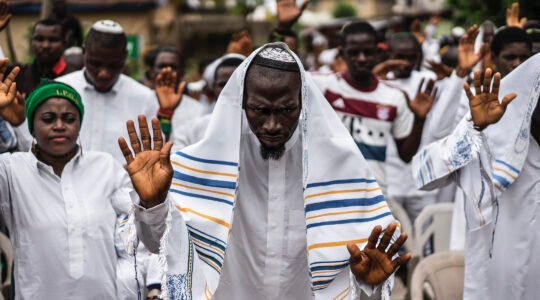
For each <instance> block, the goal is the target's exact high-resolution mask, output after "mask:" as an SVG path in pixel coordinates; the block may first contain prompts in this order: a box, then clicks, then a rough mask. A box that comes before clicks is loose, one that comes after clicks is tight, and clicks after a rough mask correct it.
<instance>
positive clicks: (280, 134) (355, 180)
mask: <svg viewBox="0 0 540 300" xmlns="http://www.w3.org/2000/svg"><path fill="white" fill-rule="evenodd" d="M244 84H245V85H244ZM152 127H153V132H154V150H152V149H151V146H150V139H151V135H150V133H149V130H148V127H147V125H146V120H145V118H144V117H140V118H139V128H140V130H141V137H143V139H142V141H139V140H138V139H137V138H136V134H135V127H134V125H133V123H132V122H128V131H129V132H130V138H131V146H132V148H133V150H134V152H135V157H133V154H132V152H131V151H130V149H129V148H128V146H127V143H126V142H125V140H123V139H119V142H120V147H121V149H122V152H123V153H124V155H125V158H126V161H127V163H128V167H127V168H128V172H129V173H130V175H131V177H132V181H133V183H134V186H135V187H136V190H137V192H138V193H139V194H140V195H142V197H141V199H142V201H141V206H138V207H137V208H136V211H135V217H136V220H137V225H138V230H137V232H138V233H139V234H140V237H141V238H142V239H143V241H144V242H145V244H146V245H148V246H149V248H150V250H152V251H158V248H159V250H160V255H161V256H162V257H161V258H162V262H163V265H164V268H165V269H166V271H167V272H166V273H167V276H166V279H165V281H166V283H167V284H162V287H163V286H166V287H167V290H166V291H164V292H167V293H168V294H167V296H168V297H170V299H184V298H183V297H193V298H195V299H204V298H205V297H206V298H211V297H213V299H331V298H333V297H338V298H347V299H356V298H357V297H359V294H360V290H363V291H364V292H366V293H367V294H372V293H373V291H374V288H377V287H378V288H379V290H381V291H382V296H383V299H389V292H390V290H391V287H392V278H393V277H392V276H391V274H392V273H393V271H395V270H396V268H397V267H398V266H399V265H401V264H403V263H406V262H407V261H408V259H409V258H410V255H409V254H406V255H404V256H401V257H399V258H396V259H394V260H392V258H393V257H394V256H395V254H396V252H397V250H398V249H399V248H400V247H401V245H402V244H403V242H404V241H405V239H406V235H405V234H401V235H400V237H399V238H397V233H396V234H395V235H394V233H395V232H394V231H395V224H393V223H392V222H393V221H394V218H393V217H392V215H391V213H390V211H389V209H388V205H387V204H386V202H385V201H384V197H383V196H382V194H381V192H380V188H379V187H378V185H377V183H376V182H375V180H374V178H373V176H372V174H371V171H370V170H369V168H368V167H367V165H366V162H365V160H364V159H363V158H362V156H361V154H360V152H359V151H358V150H357V148H356V145H355V143H354V141H353V140H352V138H351V137H350V134H349V133H348V132H347V131H346V130H345V128H343V126H342V125H341V121H340V120H339V118H337V116H336V115H335V114H334V112H333V111H332V109H331V107H330V106H329V104H328V103H327V102H326V100H325V99H324V97H323V96H322V94H320V92H319V91H318V89H317V88H316V86H315V85H314V84H313V82H312V81H311V79H310V77H309V75H307V74H306V73H305V72H304V71H303V68H302V67H301V63H300V61H299V59H298V58H297V57H296V55H294V54H293V53H292V52H291V51H290V50H289V49H288V48H287V47H286V46H285V45H284V44H283V43H278V44H270V45H265V46H263V47H261V48H260V49H259V50H257V51H255V52H254V53H253V54H252V55H251V56H250V57H248V58H247V59H246V60H245V61H244V62H243V63H242V65H240V66H239V67H238V68H237V70H236V71H235V73H234V74H233V76H232V77H231V79H230V81H229V83H228V84H227V85H226V86H225V88H224V89H223V92H222V94H221V95H220V98H219V100H218V101H217V105H216V108H215V110H214V113H213V116H212V119H211V121H210V124H209V127H208V130H207V132H206V135H205V138H204V139H203V140H202V141H201V142H199V143H197V144H195V145H192V146H190V147H187V148H184V149H182V150H181V151H179V152H177V153H176V154H175V155H173V156H172V158H171V159H170V160H171V161H172V164H173V165H174V170H173V167H172V166H171V164H170V161H169V155H168V153H169V151H170V148H171V144H170V143H167V144H165V145H164V146H163V147H162V141H161V140H160V139H159V137H160V135H159V134H157V135H156V133H159V126H158V123H157V120H155V119H154V120H153V121H152ZM156 137H157V139H156ZM141 142H142V148H141V146H140V143H141ZM141 149H143V150H144V151H141ZM173 174H174V178H172V183H171V177H173ZM169 186H170V189H169ZM233 216H234V218H233ZM233 219H234V222H232V220H233ZM372 228H375V229H374V230H373V231H372V230H371V229H372ZM382 228H386V230H385V233H384V235H383V237H382V238H381V239H380V242H379V243H378V246H376V244H377V240H378V237H379V235H380V234H381V232H382ZM395 238H397V239H395ZM160 239H161V243H160ZM366 243H367V245H366ZM390 244H391V246H389V245H390ZM357 245H360V247H362V248H363V245H366V247H365V248H364V250H362V251H361V250H360V248H359V247H358V246H357ZM387 248H388V249H387ZM374 278H375V279H374ZM381 284H382V286H380V285H381Z"/></svg>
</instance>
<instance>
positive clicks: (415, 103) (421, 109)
mask: <svg viewBox="0 0 540 300" xmlns="http://www.w3.org/2000/svg"><path fill="white" fill-rule="evenodd" d="M424 80H425V78H422V80H421V81H420V84H419V85H418V91H417V93H416V96H415V97H414V99H413V100H412V101H409V108H410V109H411V111H412V112H413V113H414V115H415V116H416V117H417V118H418V119H421V120H424V119H425V118H426V116H427V114H428V112H429V110H430V109H431V107H432V106H433V102H434V101H435V96H436V95H437V88H436V87H434V86H435V81H434V80H431V79H429V81H428V83H427V85H426V88H425V89H424V91H422V86H423V85H424Z"/></svg>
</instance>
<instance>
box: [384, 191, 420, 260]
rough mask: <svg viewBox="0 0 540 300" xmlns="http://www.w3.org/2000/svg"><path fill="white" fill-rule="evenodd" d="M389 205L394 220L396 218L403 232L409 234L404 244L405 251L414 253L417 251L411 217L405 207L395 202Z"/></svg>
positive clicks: (390, 202)
mask: <svg viewBox="0 0 540 300" xmlns="http://www.w3.org/2000/svg"><path fill="white" fill-rule="evenodd" d="M388 205H389V206H390V211H391V212H392V214H393V215H394V218H396V219H397V220H398V221H399V223H400V224H401V232H405V233H406V234H407V240H406V241H405V244H404V247H405V250H406V251H407V252H410V253H414V252H415V251H416V250H415V242H414V228H413V224H412V222H411V219H410V218H409V215H408V214H407V212H406V211H405V209H404V208H403V206H401V204H399V203H397V202H395V201H388Z"/></svg>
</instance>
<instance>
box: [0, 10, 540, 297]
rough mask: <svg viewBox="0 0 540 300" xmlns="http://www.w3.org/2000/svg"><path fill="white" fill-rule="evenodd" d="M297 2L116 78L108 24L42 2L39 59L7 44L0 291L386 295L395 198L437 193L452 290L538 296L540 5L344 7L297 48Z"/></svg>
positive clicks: (117, 53)
mask: <svg viewBox="0 0 540 300" xmlns="http://www.w3.org/2000/svg"><path fill="white" fill-rule="evenodd" d="M295 2H296V1H293V0H280V1H278V2H277V25H276V27H275V28H274V29H273V30H272V32H271V33H270V34H269V39H268V43H267V44H264V45H260V46H254V45H253V43H252V40H251V38H250V35H249V32H247V31H242V32H240V33H237V34H235V35H234V36H233V37H232V38H231V41H230V43H229V45H228V47H227V52H226V53H223V55H222V56H220V57H219V58H217V59H214V60H212V61H211V62H209V63H207V64H203V63H201V70H200V74H201V77H200V80H198V81H192V82H186V81H185V80H184V71H185V68H186V66H185V61H186V57H184V56H183V55H182V54H181V52H180V51H178V49H176V48H175V47H172V46H169V45H163V46H158V47H155V48H153V49H151V50H150V51H148V52H147V53H145V57H144V64H145V65H146V71H145V73H144V78H143V79H142V80H140V81H136V80H134V79H132V78H131V77H129V76H128V75H125V74H124V71H125V70H126V59H127V48H126V46H127V38H126V32H125V31H124V29H123V28H122V25H121V24H119V23H117V22H115V21H113V20H99V21H96V22H95V23H93V25H92V26H91V27H90V29H89V30H88V31H87V32H86V35H85V39H84V40H83V38H82V36H83V34H82V26H81V25H80V23H79V22H78V20H77V18H76V17H74V16H73V15H70V14H67V13H66V8H65V1H54V3H55V13H54V14H53V15H51V17H49V18H46V19H42V20H39V21H37V22H36V23H35V24H34V26H33V28H32V34H31V51H32V53H33V56H34V59H33V61H32V63H30V64H23V63H19V62H16V61H10V60H9V59H8V58H1V59H0V153H1V154H0V230H1V231H2V234H5V235H6V236H8V237H9V239H10V241H11V246H12V249H13V253H14V259H13V261H12V262H11V264H12V268H6V266H7V265H8V264H9V262H6V261H5V258H4V257H3V259H2V268H0V279H2V282H5V281H6V280H8V281H9V282H10V285H8V287H7V289H6V288H5V287H4V290H3V291H2V294H1V295H0V299H2V297H4V298H6V299H55V298H67V299H161V298H164V299H209V298H212V299H218V300H219V299H335V298H340V299H390V298H389V297H390V294H391V292H392V289H393V282H394V276H395V275H396V274H399V272H398V273H396V271H397V270H398V269H400V268H401V270H403V269H407V267H408V262H409V259H410V258H411V254H410V253H405V251H404V250H403V249H404V247H403V245H404V243H405V241H406V239H407V234H409V235H412V234H413V233H412V232H401V229H402V228H401V226H400V225H399V222H398V221H397V220H396V219H395V218H394V216H393V213H392V210H393V207H396V206H400V207H402V208H403V209H404V210H405V211H406V214H407V216H408V218H409V219H410V220H411V221H412V222H414V220H415V219H416V218H417V217H418V215H419V214H420V213H421V212H422V210H423V209H424V208H425V207H426V206H429V205H431V204H434V203H439V202H455V208H454V213H453V219H454V222H453V223H452V238H451V241H450V244H451V248H452V249H461V250H464V253H465V257H466V259H465V280H464V296H463V297H464V299H536V297H537V295H538V294H540V285H538V284H537V282H536V281H537V278H539V277H540V256H538V255H536V253H535V250H536V249H540V233H539V231H538V230H534V228H536V227H538V226H537V225H539V224H538V222H540V221H539V220H540V207H539V205H540V202H539V199H540V173H539V170H540V147H539V143H540V108H539V106H540V105H538V100H539V97H540V68H539V67H538V66H540V55H537V54H536V53H537V52H540V21H537V20H529V21H526V20H523V19H520V18H519V6H518V5H517V4H516V3H514V4H513V5H512V8H510V9H509V10H508V11H507V20H506V21H507V22H506V24H504V26H500V27H499V26H498V25H496V24H494V23H492V22H490V21H485V22H484V23H482V24H481V25H480V26H477V25H474V26H471V27H469V28H461V27H454V28H453V29H452V32H451V33H449V34H448V35H444V38H441V39H437V38H435V31H436V30H437V26H438V24H439V22H440V18H439V17H437V16H434V17H432V18H431V19H430V20H429V22H428V25H427V26H426V27H425V28H424V29H422V28H421V27H420V23H418V22H413V24H412V25H411V28H410V31H408V32H399V33H393V34H392V35H389V36H386V37H381V35H380V34H379V33H378V32H377V31H376V30H375V29H374V27H373V26H372V25H370V23H369V22H367V21H363V20H356V21H351V22H349V23H347V24H345V25H344V26H343V28H342V29H341V30H340V32H339V38H340V45H339V46H337V47H336V48H328V40H327V38H326V37H324V36H323V35H322V34H319V33H315V34H314V35H313V38H312V45H311V47H309V48H310V49H311V50H312V51H310V52H309V53H300V52H299V48H298V35H297V34H296V33H295V32H294V31H293V30H292V28H293V25H294V24H295V23H296V22H297V20H298V19H299V17H300V16H301V15H302V13H303V11H304V9H305V8H306V6H307V4H308V2H309V1H308V0H305V1H304V2H303V3H302V4H301V5H296V4H295ZM7 8H8V1H5V0H0V30H3V29H4V28H5V27H6V26H7V24H8V22H9V20H10V18H11V15H10V14H9V13H8V9H7ZM535 54H536V55H535ZM233 219H234V222H233ZM529 228H531V230H529ZM424 251H426V252H427V253H426V254H429V252H430V251H432V249H430V247H426V248H425V249H424ZM7 270H11V274H10V273H9V272H8V271H7ZM402 273H404V272H402ZM405 274H406V273H405ZM509 275H510V276H509ZM404 280H405V283H406V280H407V279H406V276H405V277H404Z"/></svg>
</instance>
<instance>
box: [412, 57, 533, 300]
mask: <svg viewBox="0 0 540 300" xmlns="http://www.w3.org/2000/svg"><path fill="white" fill-rule="evenodd" d="M539 65H540V55H536V56H534V57H532V58H530V59H529V60H527V61H525V62H524V63H523V64H521V65H520V66H519V67H518V68H516V69H515V70H513V71H512V72H511V73H509V74H508V75H507V76H506V77H505V78H504V79H503V80H502V83H501V85H500V94H501V95H505V94H507V95H506V96H505V97H504V98H503V99H502V101H500V103H499V100H498V94H499V82H498V81H499V80H500V74H496V75H495V79H494V82H493V86H492V89H491V92H490V86H491V80H490V78H491V74H490V72H491V71H486V74H485V77H484V78H486V79H485V80H484V81H483V82H482V81H481V80H480V73H479V72H478V71H476V72H475V80H474V82H475V94H476V96H473V93H472V92H471V91H470V90H469V87H468V85H466V87H465V92H466V93H467V96H468V98H469V106H470V111H471V113H470V115H467V116H465V117H464V118H463V119H462V120H461V122H460V123H459V125H458V126H457V128H456V129H455V130H454V131H453V132H452V133H451V134H450V135H449V136H448V137H446V138H445V139H442V140H439V141H437V142H435V143H432V144H430V145H429V146H428V147H426V148H424V149H422V150H421V151H419V153H418V154H417V155H416V156H415V158H414V160H413V173H414V176H415V179H416V181H417V185H418V186H419V187H422V186H423V187H424V188H432V187H437V186H441V185H444V184H446V183H447V182H449V181H452V180H455V181H457V183H458V185H459V186H460V187H461V188H462V189H463V192H464V195H465V201H464V205H463V207H462V209H463V210H464V213H465V219H466V221H467V231H466V236H465V285H464V287H465V290H464V299H538V295H540V285H539V284H538V278H539V277H540V256H539V255H538V249H540V232H539V231H538V230H537V229H536V228H537V227H538V225H539V224H538V222H539V220H540V176H539V175H540V173H539V171H538V170H540V148H539V146H538V144H539V141H540V109H539V107H538V98H539V96H540V68H539V67H538V66H539ZM488 70H489V69H488ZM482 89H483V91H482ZM510 92H515V94H508V93H510ZM516 95H517V97H516ZM513 97H516V98H515V100H513V103H511V104H510V105H509V106H508V107H506V105H508V103H509V102H510V101H512V98H513ZM505 110H506V111H505ZM501 116H502V117H501ZM499 119H500V120H499ZM488 125H489V127H487V126H488ZM486 127H487V128H486Z"/></svg>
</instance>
